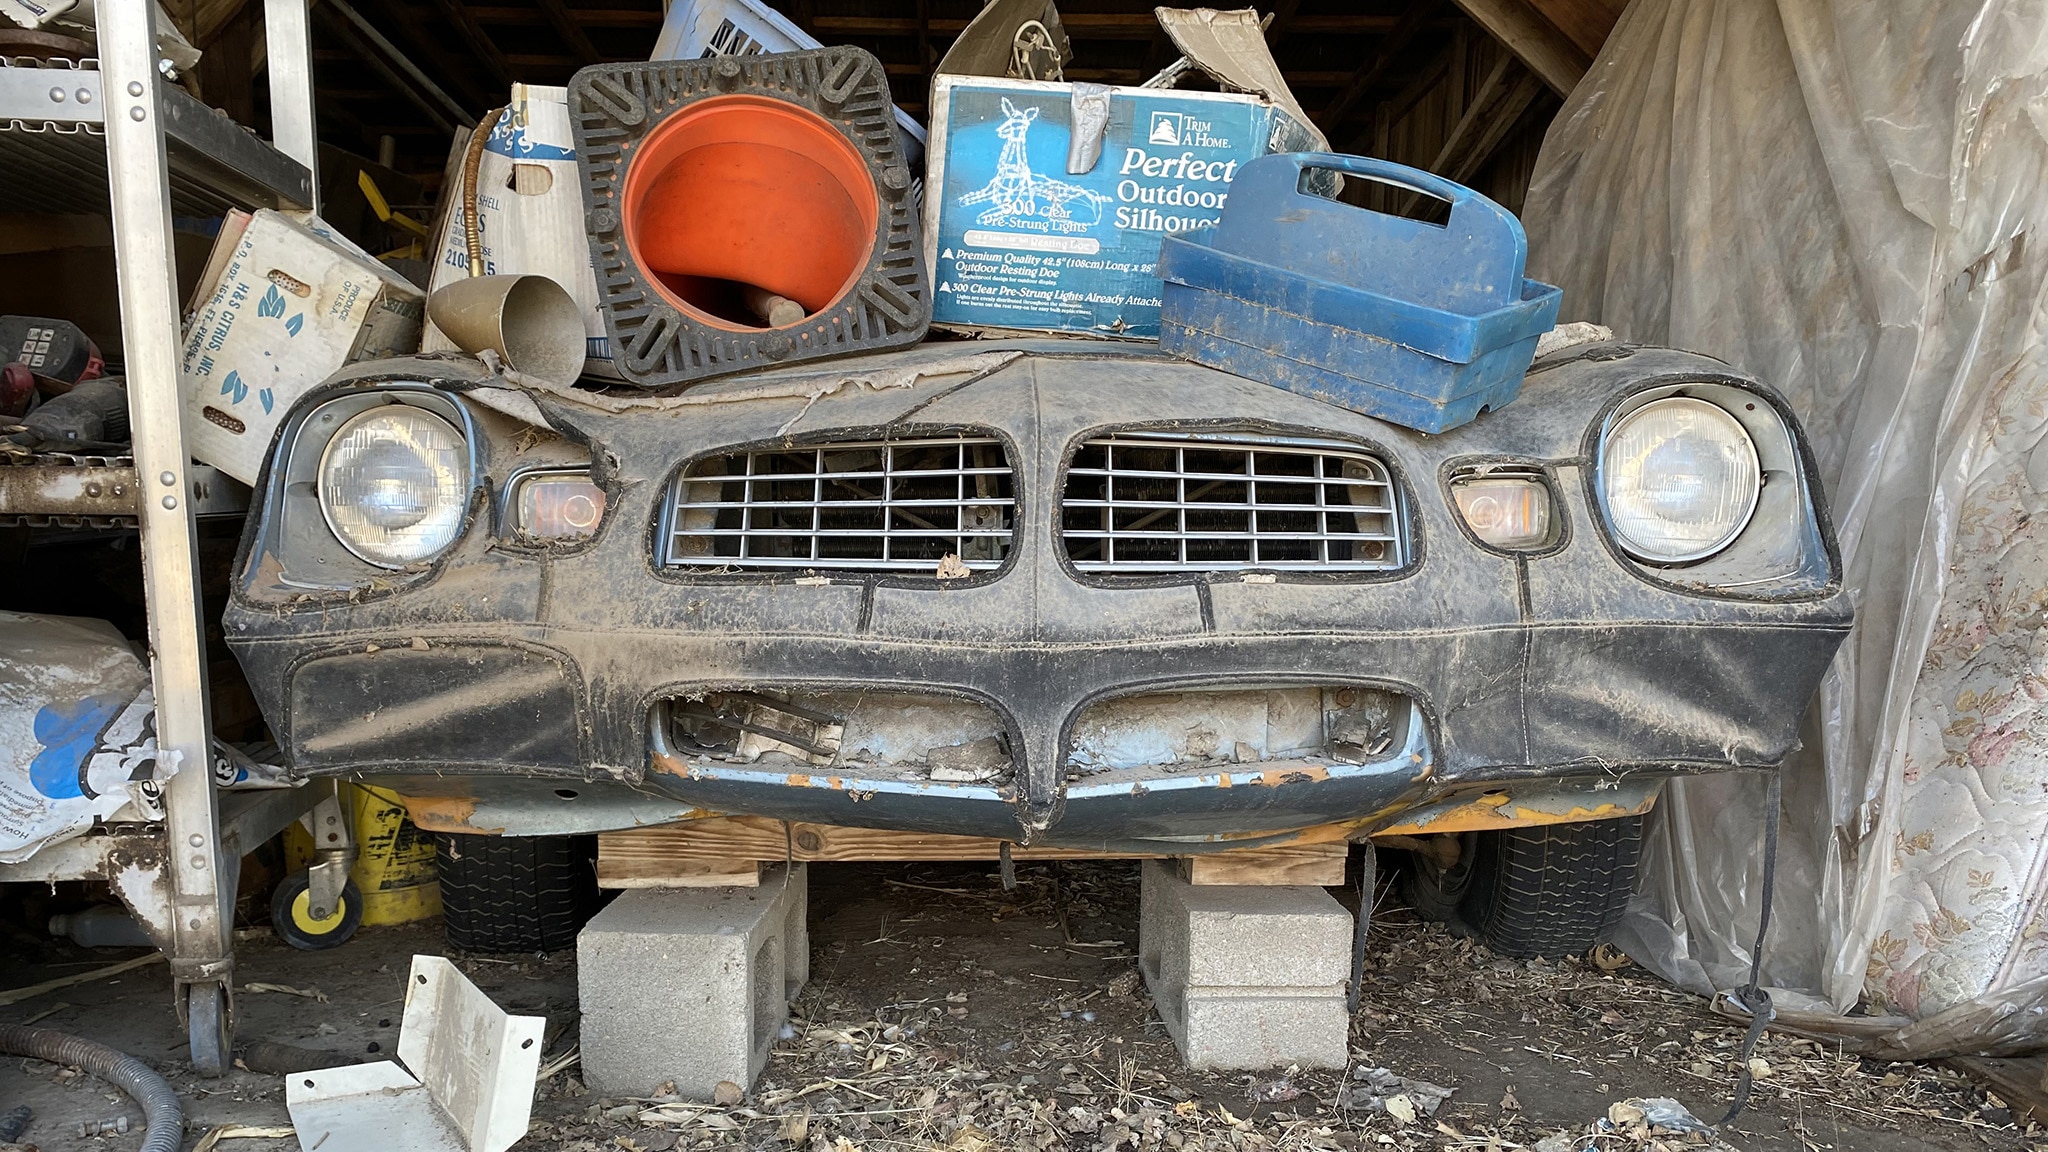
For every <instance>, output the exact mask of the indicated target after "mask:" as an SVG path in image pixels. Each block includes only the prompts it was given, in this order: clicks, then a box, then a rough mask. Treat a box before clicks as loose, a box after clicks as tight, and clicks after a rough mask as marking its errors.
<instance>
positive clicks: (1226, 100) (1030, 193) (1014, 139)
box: [924, 76, 1321, 339]
mask: <svg viewBox="0 0 2048 1152" xmlns="http://www.w3.org/2000/svg"><path fill="white" fill-rule="evenodd" d="M1105 104H1106V112H1107V118H1106V121H1105V120H1104V119H1103V117H1102V114H1103V112H1104V111H1105ZM1091 106H1092V107H1091ZM932 107H933V110H934V111H933V115H932V146H931V152H930V157H931V160H930V163H929V165H928V174H927V177H926V180H925V185H926V197H925V232H924V237H925V252H926V260H927V263H928V265H929V266H930V268H931V271H932V280H933V282H934V284H936V286H937V287H936V288H935V289H934V290H933V294H932V299H933V312H932V322H933V323H934V324H937V325H940V326H942V327H949V328H968V329H987V328H996V329H1010V328H1017V329H1038V330H1051V331H1057V332H1070V333H1086V334H1090V335H1097V336H1124V337H1136V338H1142V339H1157V338H1158V336H1159V292H1160V288H1159V276H1158V272H1157V268H1156V265H1157V263H1158V260H1159V241H1160V238H1161V237H1162V236H1164V235H1165V234H1167V233H1168V232H1180V231H1185V230H1187V229H1190V228H1201V227H1206V226H1208V225H1212V224H1214V223H1216V221H1217V219H1218V218H1219V217H1220V215H1221V211H1222V207H1223V203H1224V200H1225V199H1226V198H1227V196H1228V195H1229V190H1230V180H1231V177H1232V176H1233V175H1235V174H1236V171H1237V169H1238V168H1239V167H1240V166H1242V165H1243V164H1244V162H1245V161H1247V160H1251V159H1253V158H1255V157H1258V156H1263V155H1265V154H1267V153H1269V152H1296V151H1308V150H1312V149H1315V148H1317V147H1318V146H1319V144H1320V142H1321V137H1320V135H1319V134H1318V133H1317V132H1316V131H1315V129H1314V128H1313V127H1312V126H1310V125H1308V124H1306V123H1304V122H1302V121H1300V120H1298V119H1296V118H1295V117H1294V116H1292V115H1290V114H1289V113H1288V112H1287V111H1286V110H1285V109H1284V108H1283V107H1282V106H1281V105H1279V104H1278V103H1276V102H1274V101H1272V100H1269V99H1265V98H1262V97H1259V96H1252V95H1244V94H1236V93H1222V92H1178V91H1174V90H1172V89H1162V88H1104V87H1101V86H1092V85H1073V84H1052V83H1043V82H1032V81H1024V80H1007V79H999V78H993V77H968V76H940V77H938V79H937V81H936V82H935V83H934V84H933V91H932ZM1077 109H1079V111H1080V115H1079V117H1078V118H1079V119H1080V120H1081V122H1082V123H1083V125H1084V127H1083V130H1082V140H1081V141H1080V143H1081V145H1082V147H1080V148H1075V147H1074V145H1075V139H1074V136H1075V133H1074V127H1073V126H1074V124H1075V122H1076V120H1077V115H1076V110H1077ZM1091 114H1092V116H1093V120H1092V124H1093V125H1099V127H1095V128H1092V130H1091V127H1090V125H1091V121H1090V116H1091ZM1098 140H1099V148H1094V149H1091V147H1090V145H1095V144H1096V143H1097V141H1098ZM1091 151H1093V152H1094V155H1093V157H1092V162H1091V157H1090V155H1089V153H1090V152H1091ZM1070 157H1072V159H1071V160H1070ZM1077 168H1078V169H1079V171H1076V169H1077Z"/></svg>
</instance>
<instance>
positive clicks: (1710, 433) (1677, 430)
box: [1600, 396, 1762, 564]
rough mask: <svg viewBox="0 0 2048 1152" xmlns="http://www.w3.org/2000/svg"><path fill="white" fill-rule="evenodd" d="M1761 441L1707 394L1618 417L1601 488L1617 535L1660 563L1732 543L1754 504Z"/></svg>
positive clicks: (1633, 551) (1603, 458)
mask: <svg viewBox="0 0 2048 1152" xmlns="http://www.w3.org/2000/svg"><path fill="white" fill-rule="evenodd" d="M1761 480H1762V473H1761V470H1760V469H1759V467H1758V464H1757V455H1756V445H1755V444H1754V443H1753V442H1752V441H1751V440H1750V438H1749V433H1748V432H1747V431H1745V430H1744V429H1743V427H1742V424H1741V423H1740V422H1739V421H1737V420H1736V419H1735V417H1733V416H1731V415H1729V414H1728V412H1727V410H1725V409H1723V408H1721V407H1719V406H1718V405H1714V404H1709V403H1707V402H1706V401H1704V400H1694V399H1691V398H1689V397H1683V396H1674V397H1671V398H1669V399H1665V400H1653V401H1651V402H1650V403H1648V404H1645V405H1643V406H1642V407H1640V408H1638V409H1636V410H1635V411H1633V412H1630V413H1629V414H1628V415H1626V416H1623V417H1622V418H1621V419H1620V420H1618V421H1616V422H1615V424H1614V427H1613V428H1611V429H1609V430H1608V433H1607V438H1606V441H1605V442H1604V443H1603V444H1602V445H1601V450H1600V491H1601V497H1602V500H1603V502H1604V504H1605V506H1606V511H1607V520H1608V523H1610V524H1611V525H1612V526H1613V528H1614V535H1615V539H1616V541H1617V542H1618V543H1619V544H1620V545H1621V547H1622V549H1623V550H1624V551H1626V552H1628V554H1629V555H1631V556H1634V557H1636V558H1638V559H1641V560H1648V561H1651V562H1653V563H1658V564H1678V563H1683V562H1685V561H1687V560H1701V559H1705V558H1706V557H1708V556H1712V555H1713V554H1714V553H1716V552H1719V551H1720V550H1721V549H1723V548H1726V547H1727V546H1728V543H1729V541H1731V540H1734V539H1735V537H1736V536H1738V535H1740V534H1741V532H1742V529H1743V528H1744V527H1745V526H1746V525H1748V523H1749V517H1750V514H1751V513H1752V512H1754V511H1755V510H1756V498H1757V491H1758V488H1759V487H1760V484H1761Z"/></svg>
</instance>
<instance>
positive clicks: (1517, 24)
mask: <svg viewBox="0 0 2048 1152" xmlns="http://www.w3.org/2000/svg"><path fill="white" fill-rule="evenodd" d="M1457 4H1458V7H1460V8H1462V9H1464V10H1465V15H1467V16H1470V17H1471V18H1472V19H1473V20H1474V21H1476V22H1477V23H1478V24H1479V26H1480V27H1481V28H1484V29H1486V31H1487V33H1488V34H1489V35H1491V36H1492V37H1493V38H1494V39H1495V40H1498V41H1500V42H1501V44H1502V45H1504V46H1505V47H1506V48H1507V50H1508V51H1510V52H1513V53H1514V54H1515V55H1516V57H1518V58H1519V59H1520V60H1521V61H1522V63H1524V64H1526V65H1528V66H1529V71H1531V72H1534V73H1535V74H1536V75H1538V76H1540V77H1542V78H1543V82H1544V83H1545V84H1548V85H1550V88H1551V90H1552V91H1554V92H1556V93H1557V94H1558V95H1559V96H1569V95H1571V92H1572V89H1574V88H1576V87H1578V86H1579V81H1580V80H1582V79H1584V78H1585V75H1586V69H1588V68H1591V67H1592V66H1593V58H1592V57H1591V56H1588V55H1587V54H1586V53H1585V51H1584V50H1583V49H1581V48H1580V47H1579V46H1578V45H1577V44H1574V43H1572V41H1571V38H1570V37H1568V36H1566V35H1565V34H1564V33H1563V32H1560V31H1558V29H1557V26H1556V25H1555V24H1552V23H1551V22H1550V21H1548V20H1546V19H1544V18H1543V15H1542V13H1540V12H1538V11H1536V9H1534V8H1532V7H1530V6H1529V0H1457Z"/></svg>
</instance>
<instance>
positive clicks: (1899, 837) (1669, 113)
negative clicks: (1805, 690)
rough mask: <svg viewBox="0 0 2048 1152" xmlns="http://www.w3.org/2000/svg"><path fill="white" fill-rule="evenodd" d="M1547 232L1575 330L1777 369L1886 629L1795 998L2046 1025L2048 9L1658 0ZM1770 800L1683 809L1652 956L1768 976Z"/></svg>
mask: <svg viewBox="0 0 2048 1152" xmlns="http://www.w3.org/2000/svg"><path fill="white" fill-rule="evenodd" d="M1525 220H1526V223H1527V227H1528V233H1529V240H1530V253H1529V274H1530V275H1532V276H1535V277H1539V278H1541V279H1543V280H1546V281H1548V282H1550V283H1554V284H1558V285H1560V286H1562V287H1563V288H1564V290H1565V305H1564V313H1565V314H1564V316H1563V317H1562V318H1563V319H1568V320H1592V321H1598V322H1600V323H1603V324H1606V325H1609V326H1611V327H1612V328H1614V329H1615V330H1616V332H1617V333H1619V334H1620V335H1621V336H1622V337H1623V338H1624V339H1630V340H1636V341H1640V342H1644V343H1659V344H1669V345H1674V346H1677V347H1681V348H1688V349H1694V350H1698V351H1702V352H1707V353H1710V354H1713V355H1716V356H1719V357H1722V358H1723V359H1726V360H1729V361H1731V362H1733V363H1735V364H1737V365H1739V366H1741V367H1742V368H1744V369H1746V370H1748V371H1750V372H1752V373H1755V374H1756V375H1758V376H1759V377H1761V378H1763V379H1765V380H1768V381H1772V382H1774V383H1775V384H1776V385H1777V386H1778V387H1779V388H1781V389H1782V390H1784V392H1785V393H1786V394H1787V395H1788V397H1789V398H1790V399H1791V401H1792V402H1793V404H1794V406H1795V407H1796V408H1797V409H1798V411H1799V412H1800V414H1801V416H1802V418H1803V420H1804V421H1805V424H1806V428H1807V431H1808V434H1809V436H1810V437H1811V439H1812V442H1813V445H1814V448H1815V450H1816V453H1817V455H1818V457H1819V460H1820V465H1821V473H1822V476H1823V478H1824V479H1825V481H1826V483H1827V487H1828V491H1829V494H1830V497H1831V499H1832V502H1833V508H1834V516H1835V523H1836V526H1837V531H1838V534H1839V536H1840V541H1841V547H1842V554H1843V565H1844V579H1845V582H1846V584H1847V586H1848V587H1849V589H1850V590H1851V592H1852V594H1853V595H1854V596H1855V598H1856V600H1857V604H1858V609H1859V621H1858V625H1857V628H1856V631H1855V632H1854V634H1852V636H1851V637H1850V639H1849V641H1848V642H1847V644H1845V646H1844V647H1843V650H1842V653H1841V655H1840V657H1839V658H1838V659H1837V661H1836V665H1835V667H1834V669H1833V671H1832V672H1831V674H1830V676H1829V679H1828V681H1827V683H1826V685H1825V686H1824V688H1823V690H1822V693H1821V697H1820V699H1819V700H1818V701H1817V706H1816V708H1815V709H1814V712H1813V715H1812V716H1811V717H1810V719H1809V724H1808V729H1809V732H1810V734H1811V735H1810V737H1809V739H1808V741H1807V745H1808V746H1807V748H1806V749H1805V751H1804V752H1803V753H1802V754H1801V755H1800V756H1798V757H1795V759H1794V761H1793V763H1792V764H1791V765H1790V766H1789V768H1788V777H1787V790H1786V793H1785V806H1784V812H1785V819H1786V824H1785V832H1786V840H1785V849H1784V854H1783V856H1781V859H1780V873H1779V881H1780V888H1779V901H1778V907H1777V910H1776V917H1777V918H1776V920H1775V926H1774V929H1773V935H1772V940H1771V944H1770V946H1769V950H1768V956H1767V964H1766V969H1765V972H1766V977H1767V982H1768V983H1771V984H1774V985H1776V986H1778V987H1779V988H1780V989H1784V990H1787V991H1790V992H1793V993H1801V994H1804V999H1803V1001H1802V999H1801V998H1800V997H1799V996H1794V997H1791V998H1790V1000H1791V1003H1793V1004H1794V1005H1797V1006H1802V1007H1805V1008H1808V1009H1821V1010H1829V1009H1831V1010H1832V1011H1833V1012H1845V1011H1848V1010H1850V1009H1851V1008H1853V1007H1855V1006H1857V1005H1858V1004H1859V1003H1861V1004H1862V1006H1863V1010H1864V1011H1866V1012H1868V1013H1871V1014H1875V1015H1881V1016H1888V1017H1891V1018H1892V1019H1890V1020H1888V1021H1885V1022H1883V1025H1884V1027H1883V1028H1882V1029H1878V1030H1879V1031H1884V1032H1885V1035H1886V1037H1887V1039H1886V1040H1885V1041H1884V1042H1883V1043H1882V1044H1880V1045H1879V1046H1878V1047H1879V1049H1881V1050H1882V1051H1884V1052H1885V1053H1887V1054H1889V1055H1892V1056H1893V1057H1895V1058H1899V1057H1905V1056H1928V1055H1935V1054H1938V1053H1940V1052H1945V1051H1969V1050H1978V1051H1995V1050H2011V1049H2014V1048H2018V1047H2022V1046H2025V1045H2026V1044H2028V1043H2033V1044H2039V1043H2042V1042H2044V1041H2048V1010H2044V1003H2043V1000H2044V997H2043V987H2044V982H2048V851H2044V843H2043V840H2044V836H2048V515H2044V514H2048V346H2044V329H2048V297H2044V287H2048V234H2043V233H2042V232H2040V231H2039V229H2040V228H2041V227H2042V226H2043V224H2044V223H2048V4H2042V3H2040V0H1981V2H1975V3H1971V2H1962V3H1957V2H1950V3H1942V2H1939V0H1898V2H1894V3H1887V4H1869V3H1861V2H1858V0H1780V2H1777V3H1773V2H1772V0H1635V3H1634V4H1633V5H1632V6H1631V7H1630V8H1629V9H1628V11H1627V12H1626V13H1625V14H1624V15H1623V17H1622V19H1621V21H1620V23H1619V24H1617V26H1616V27H1615V29H1614V32H1613V34H1612V36H1611V37H1610V38H1609V39H1608V41H1607V44H1606V46H1605V48H1604V49H1603V50H1602V52H1601V54H1600V58H1599V59H1598V60H1597V61H1596V62H1595V63H1594V66H1593V69H1592V70H1591V72H1589V73H1588V75H1587V77H1586V79H1585V81H1584V82H1583V83H1582V84H1581V85H1580V86H1579V88H1578V89H1577V90H1576V91H1575V92H1574V93H1573V94H1572V96H1571V97H1570V99H1569V100H1568V101H1567V102H1566V104H1565V107H1564V109H1563V110H1562V111H1561V112H1560V113H1559V115H1558V117H1557V119H1556V120H1555V121H1554V122H1553V124H1552V127H1551V129H1550V132H1549V135H1548V137H1547V138H1546V140H1545V143H1544V147H1543V151H1542V154H1541V156H1540V158H1539V160H1538V163H1537V170H1536V174H1535V179H1534V183H1533V185H1532V187H1531V188H1530V192H1529V196H1528V200H1527V206H1526V209H1525ZM1762 797H1763V788H1762V782H1761V781H1759V780H1754V779H1742V778H1734V777H1723V778H1714V779H1700V780H1688V781H1683V782H1680V783H1678V784H1677V785H1676V786H1674V787H1673V788H1671V789H1670V790H1669V791H1668V793H1667V799H1666V801H1665V802H1664V803H1663V804H1662V805H1660V810H1661V817H1660V818H1659V819H1658V820H1657V821H1654V822H1653V824H1654V828H1653V832H1652V838H1651V841H1650V843H1649V844H1648V845H1647V846H1646V864H1647V866H1646V868H1645V876H1644V881H1643V884H1642V888H1641V890H1640V891H1639V892H1638V894H1637V898H1636V900H1635V902H1634V904H1633V905H1632V907H1631V912H1630V915H1629V918H1628V920H1627V922H1626V924H1625V925H1624V935H1625V937H1626V938H1625V939H1624V940H1623V941H1622V943H1623V944H1624V946H1625V947H1627V948H1628V950H1629V951H1630V953H1631V954H1632V955H1635V956H1637V957H1639V958H1641V959H1643V960H1644V961H1645V962H1647V963H1649V964H1650V965H1651V966H1652V967H1655V968H1657V969H1658V970H1660V971H1662V972H1663V973H1664V974H1665V975H1666V976H1668V977H1670V978H1672V979H1674V980H1676V981H1678V982H1680V983H1682V984H1686V985H1689V986H1691V987H1694V988H1698V989H1700V990H1703V991H1704V990H1707V989H1709V988H1721V989H1726V988H1729V987H1732V986H1734V985H1736V984H1739V983H1740V982H1741V979H1742V976H1743V974H1744V970H1745V969H1746V967H1747V965H1748V961H1749V955H1748V951H1749V941H1750V940H1751V938H1752V937H1753V935H1754V932H1755V926H1756V920H1757V913H1758V908H1757V907H1756V905H1757V902H1758V901H1757V894H1756V893H1757V887H1758V882H1759V868H1760V860H1759V856H1760V853H1759V851H1758V845H1759V843H1760V836H1761V828H1762V822H1763V818H1764V813H1763V812H1762V810H1761V808H1762V803H1763V799H1762ZM1816 1018H1817V1019H1824V1018H1825V1017H1824V1016H1823V1017H1816ZM1913 1021H1921V1022H1922V1023H1923V1024H1924V1025H1926V1026H1925V1027H1918V1026H1913V1025H1912V1022H1913ZM1868 1023H1869V1024H1872V1025H1876V1024H1878V1023H1879V1022H1877V1021H1870V1022H1868ZM1866 1030H1867V1029H1866Z"/></svg>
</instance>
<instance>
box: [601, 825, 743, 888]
mask: <svg viewBox="0 0 2048 1152" xmlns="http://www.w3.org/2000/svg"><path fill="white" fill-rule="evenodd" d="M649 831H653V829H635V830H632V831H628V832H606V833H604V834H603V835H601V836H599V837H598V838H597V886H598V887H599V888H758V887H760V885H761V862H760V861H758V860H741V859H733V858H730V857H728V858H726V859H711V860H700V859H687V858H683V857H678V856H675V855H673V854H671V853H670V852H668V851H667V850H666V848H667V845H666V844H664V843H663V842H662V840H661V839H660V838H658V837H657V838H649V837H647V836H646V835H645V833H646V832H649Z"/></svg>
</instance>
